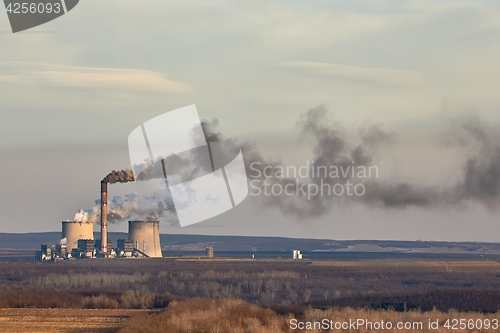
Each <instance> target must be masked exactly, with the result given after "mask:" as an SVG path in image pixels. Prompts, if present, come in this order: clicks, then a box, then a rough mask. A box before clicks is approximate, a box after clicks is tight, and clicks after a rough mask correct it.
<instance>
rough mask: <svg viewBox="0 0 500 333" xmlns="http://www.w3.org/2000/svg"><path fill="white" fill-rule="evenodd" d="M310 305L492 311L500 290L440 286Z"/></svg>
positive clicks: (497, 306) (499, 306)
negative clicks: (433, 288)
mask: <svg viewBox="0 0 500 333" xmlns="http://www.w3.org/2000/svg"><path fill="white" fill-rule="evenodd" d="M308 305H310V306H312V307H315V308H329V307H332V306H335V307H346V306H350V307H354V308H358V307H359V308H369V309H381V310H395V311H410V310H419V311H431V310H433V309H437V310H439V311H444V312H446V311H448V310H449V309H455V310H459V311H474V312H489V313H494V312H498V311H500V290H498V289H487V290H482V289H480V290H477V289H472V288H469V289H450V288H444V289H436V290H433V291H429V292H426V293H410V294H404V295H388V296H386V295H370V296H362V295H359V296H354V297H346V298H340V299H336V300H335V301H327V300H315V301H312V302H310V303H309V304H308Z"/></svg>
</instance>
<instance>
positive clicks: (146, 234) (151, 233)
mask: <svg viewBox="0 0 500 333" xmlns="http://www.w3.org/2000/svg"><path fill="white" fill-rule="evenodd" d="M128 238H129V239H131V240H133V241H134V247H135V248H137V249H138V250H139V251H142V252H144V253H146V254H147V255H148V256H150V257H155V258H157V257H161V256H162V254H161V246H160V222H159V221H128Z"/></svg>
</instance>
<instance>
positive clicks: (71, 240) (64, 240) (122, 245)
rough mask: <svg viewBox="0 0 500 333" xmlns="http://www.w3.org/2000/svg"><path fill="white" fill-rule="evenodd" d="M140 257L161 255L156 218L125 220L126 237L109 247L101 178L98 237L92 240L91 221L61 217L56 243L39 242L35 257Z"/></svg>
mask: <svg viewBox="0 0 500 333" xmlns="http://www.w3.org/2000/svg"><path fill="white" fill-rule="evenodd" d="M117 257H123V258H127V257H143V258H161V257H162V253H161V244H160V222H159V221H129V224H128V239H119V240H118V241H117V247H116V248H113V244H112V242H111V240H108V182H107V180H106V178H105V179H103V180H102V181H101V239H97V240H94V223H92V222H83V221H63V222H62V234H61V241H60V242H59V244H55V245H53V246H49V245H47V244H41V248H40V251H37V252H36V253H35V260H37V261H45V260H66V259H82V258H117Z"/></svg>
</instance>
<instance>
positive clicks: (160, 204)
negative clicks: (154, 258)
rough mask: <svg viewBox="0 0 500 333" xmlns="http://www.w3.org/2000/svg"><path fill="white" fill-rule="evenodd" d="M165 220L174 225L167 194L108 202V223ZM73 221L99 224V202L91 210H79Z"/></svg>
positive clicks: (139, 196)
mask: <svg viewBox="0 0 500 333" xmlns="http://www.w3.org/2000/svg"><path fill="white" fill-rule="evenodd" d="M160 218H161V219H162V220H166V221H168V222H170V223H174V222H175V221H176V220H177V217H176V215H175V213H174V208H173V203H172V199H171V197H170V196H169V195H168V194H159V193H151V194H147V195H146V194H140V193H136V192H134V193H129V194H126V195H125V196H124V197H123V198H122V197H121V196H114V197H113V199H112V200H111V201H109V202H108V221H109V222H111V223H113V222H120V221H128V220H159V219H160ZM73 219H74V220H75V221H81V222H92V223H96V222H99V221H100V219H101V201H100V200H96V201H95V206H94V207H92V208H91V209H80V210H79V211H78V212H77V213H76V214H75V216H74V217H73Z"/></svg>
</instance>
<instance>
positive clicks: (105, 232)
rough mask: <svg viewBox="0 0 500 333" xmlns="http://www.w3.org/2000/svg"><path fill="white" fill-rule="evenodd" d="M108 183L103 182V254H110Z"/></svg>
mask: <svg viewBox="0 0 500 333" xmlns="http://www.w3.org/2000/svg"><path fill="white" fill-rule="evenodd" d="M107 245H108V183H107V182H106V181H105V180H101V252H102V253H103V254H104V256H106V254H107V253H108V247H107Z"/></svg>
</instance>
